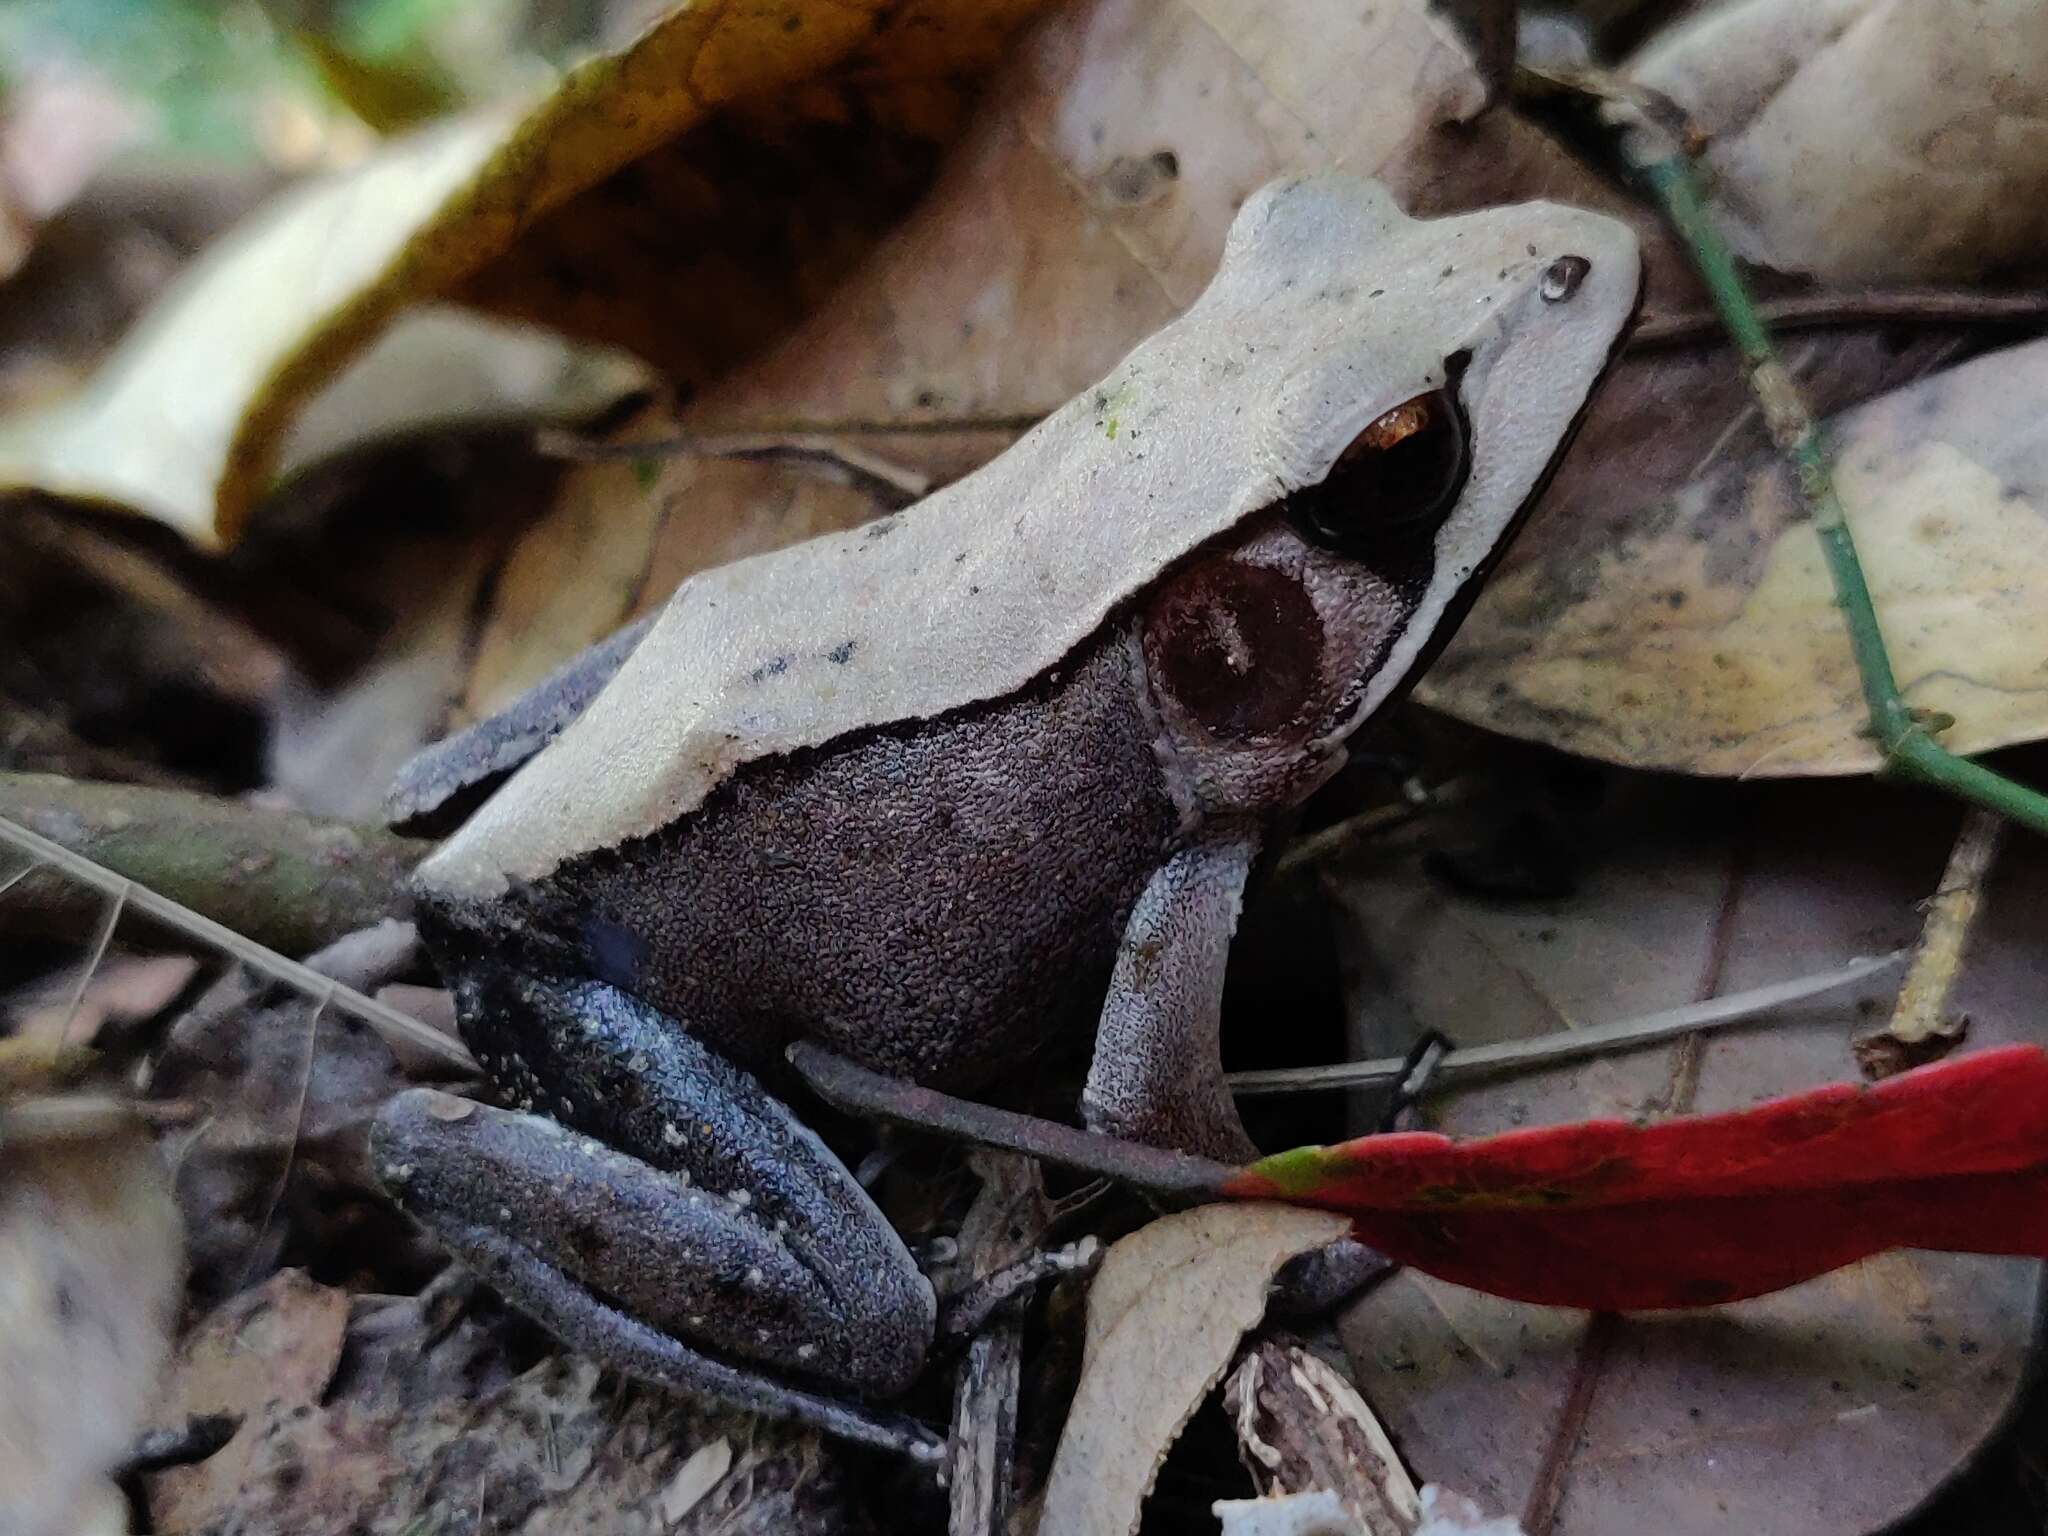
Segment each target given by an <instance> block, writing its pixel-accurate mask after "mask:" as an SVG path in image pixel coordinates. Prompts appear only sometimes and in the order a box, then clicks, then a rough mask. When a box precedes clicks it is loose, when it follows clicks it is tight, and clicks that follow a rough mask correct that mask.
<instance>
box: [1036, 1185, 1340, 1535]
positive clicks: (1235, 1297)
mask: <svg viewBox="0 0 2048 1536" xmlns="http://www.w3.org/2000/svg"><path fill="white" fill-rule="evenodd" d="M1348 1230H1349V1224H1348V1223H1347V1222H1346V1221H1345V1220H1344V1219H1343V1218H1342V1217H1337V1216H1331V1215H1329V1214H1328V1213H1326V1212H1320V1211H1305V1210H1299V1209H1293V1208H1290V1207H1287V1206H1280V1205H1264V1204H1254V1205H1245V1206H1222V1205H1208V1206H1202V1207H1199V1208H1197V1209H1195V1210H1192V1211H1184V1212H1181V1213H1180V1214H1178V1215H1174V1216H1167V1217H1164V1218H1162V1219H1161V1220H1159V1221H1155V1222H1153V1223H1152V1224H1151V1225H1150V1226H1147V1227H1144V1228H1141V1229H1140V1230H1139V1231H1137V1232H1134V1233H1133V1234H1131V1236H1129V1237H1127V1238H1124V1239H1123V1240H1122V1241H1121V1242H1118V1243H1117V1244H1115V1245H1114V1246H1113V1247H1111V1249H1110V1250H1109V1254H1108V1256H1107V1257H1106V1258H1105V1259H1104V1260H1103V1263H1102V1269H1101V1272H1100V1273H1098V1274H1097V1275H1096V1277H1095V1284H1094V1289H1093V1290H1092V1291H1091V1292H1090V1294H1089V1298H1088V1342H1087V1353H1086V1358H1085V1360H1084V1362H1083V1365H1082V1369H1081V1384H1080V1386H1079V1387H1078V1388H1077V1389H1076V1391H1075V1393H1074V1404H1073V1407H1072V1409H1071V1410H1070V1411H1069V1413H1068V1415H1067V1424H1066V1428H1065V1430H1064V1431H1062V1433H1061V1435H1060V1444H1059V1450H1058V1451H1057V1452H1056V1453H1055V1455H1054V1457H1053V1466H1052V1474H1051V1476H1050V1478H1049V1479H1048V1480H1047V1483H1046V1491H1045V1505H1044V1513H1043V1516H1042V1517H1041V1519H1040V1527H1041V1529H1043V1530H1046V1531H1058V1532H1060V1533H1062V1536H1130V1532H1132V1531H1134V1530H1136V1529H1137V1527H1138V1515H1139V1510H1140V1507H1141V1505H1142V1504H1143V1502H1144V1499H1145V1495H1146V1494H1147V1493H1148V1492H1150V1491H1151V1487H1152V1480H1153V1478H1154V1477H1155V1476H1157V1474H1158V1471H1159V1463H1160V1462H1161V1461H1162V1460H1163V1459H1164V1458H1165V1455H1166V1452H1167V1449H1168V1447H1170V1446H1171V1445H1172V1444H1173V1441H1174V1438H1175V1437H1176V1436H1177V1435H1179V1433H1180V1431H1181V1429H1182V1427H1183V1426H1184V1425H1185V1424H1186V1423H1187V1421H1188V1419H1189V1417H1190V1416H1191V1415H1192V1414H1193V1413H1194V1411H1195V1409H1196V1408H1198V1407H1199V1406H1201V1402H1202V1399H1203V1398H1204V1397H1206V1396H1207V1395H1208V1393H1209V1390H1210V1389H1211V1388H1212V1387H1214V1386H1215V1385H1216V1383H1217V1382H1218V1381H1220V1380H1221V1379H1222V1377H1223V1371H1224V1368H1225V1367H1226V1366H1228V1365H1229V1363H1230V1357H1231V1356H1232V1355H1233V1354H1234V1353H1235V1352H1236V1350H1237V1341H1238V1340H1239V1339H1240V1338H1241V1337H1243V1335H1244V1332H1245V1330H1246V1329H1248V1328H1250V1327H1251V1326H1252V1325H1253V1324H1255V1323H1257V1322H1258V1320H1259V1319H1260V1318H1261V1317H1262V1316H1263V1315H1264V1314H1265V1310H1266V1288H1267V1286H1268V1285H1269V1284H1270V1283H1271V1282H1272V1279H1273V1276H1274V1275H1275V1274H1277V1273H1278V1272H1279V1270H1280V1266H1281V1265H1283V1264H1285V1263H1286V1262H1287V1261H1288V1260H1289V1259H1291V1258H1293V1257H1294V1256H1295V1255H1296V1254H1299V1253H1306V1252H1308V1251H1309V1250H1310V1249H1312V1248H1318V1247H1321V1246H1322V1245H1323V1244H1325V1243H1329V1242H1332V1241H1334V1240H1335V1239H1337V1238H1339V1237H1342V1236H1343V1235H1344V1234H1345V1232H1346V1231H1348Z"/></svg>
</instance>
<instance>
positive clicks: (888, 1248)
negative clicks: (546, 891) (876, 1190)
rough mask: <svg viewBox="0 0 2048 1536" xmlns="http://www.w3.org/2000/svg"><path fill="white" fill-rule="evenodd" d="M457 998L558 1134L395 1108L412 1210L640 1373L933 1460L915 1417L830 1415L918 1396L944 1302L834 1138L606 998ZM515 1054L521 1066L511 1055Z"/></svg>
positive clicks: (391, 1121) (412, 1105)
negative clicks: (486, 1024) (485, 1023)
mask: <svg viewBox="0 0 2048 1536" xmlns="http://www.w3.org/2000/svg"><path fill="white" fill-rule="evenodd" d="M457 995H458V1001H459V1003H460V1004H461V1006H462V1010H463V1013H464V1015H465V1017H466V1018H471V1019H481V1018H488V1019H489V1020H490V1031H489V1033H490V1036H491V1038H490V1039H489V1040H488V1041H486V1042H483V1043H484V1045H485V1054H486V1055H488V1056H490V1058H491V1064H492V1066H493V1068H494V1075H495V1076H497V1077H498V1078H499V1079H500V1081H501V1082H502V1083H503V1084H504V1085H505V1086H506V1087H508V1088H510V1089H512V1090H513V1091H515V1092H519V1093H522V1094H530V1093H532V1092H535V1091H537V1089H538V1086H539V1085H540V1084H542V1083H545V1084H547V1085H548V1086H549V1091H550V1099H549V1101H548V1102H547V1104H546V1105H545V1106H541V1105H535V1107H536V1108H539V1107H545V1108H546V1109H547V1110H548V1111H549V1112H550V1114H551V1115H552V1116H554V1118H543V1117H542V1116H540V1115H538V1114H531V1113H522V1112H520V1111H515V1110H503V1109H495V1108H491V1107H489V1106H486V1105H480V1104H473V1103H471V1102H469V1101H467V1100H461V1099H453V1098H450V1097H449V1096H447V1095H443V1094H437V1093H434V1092H432V1091H431V1090H427V1089H414V1090H411V1091H409V1092H407V1093H404V1094H400V1095H399V1096H398V1097H396V1098H394V1099H393V1100H392V1101H391V1102H390V1103H389V1104H388V1105H387V1106H386V1107H385V1109H384V1111H383V1112H382V1113H381V1114H380V1115H379V1117H378V1121H377V1125H376V1128H375V1131H374V1133H373V1137H372V1142H371V1150H372V1155H373V1158H374V1162H375V1166H376V1168H377V1170H378V1174H379V1176H380V1177H381V1178H382V1179H383V1180H384V1182H385V1184H386V1186H387V1188H389V1189H390V1190H391V1192H392V1194H393V1195H394V1197H395V1198H396V1199H397V1200H398V1201H399V1203H400V1204H401V1205H402V1206H404V1207H405V1208H406V1209H407V1210H408V1211H410V1212H412V1213H413V1214H414V1215H416V1216H417V1217H419V1219H421V1220H422V1221H424V1222H425V1223H426V1224H427V1225H428V1226H429V1227H431V1228H432V1229H433V1230H434V1231H435V1232H436V1234H437V1235H438V1236H440V1237H441V1238H442V1239H443V1240H444V1241H446V1242H447V1243H448V1245H449V1246H450V1247H451V1248H452V1249H453V1250H455V1251H456V1252H457V1253H458V1254H459V1255H461V1256H462V1257H463V1258H464V1259H466V1260H467V1261H468V1262H470V1263H471V1264H472V1265H474V1266H475V1267H477V1268H478V1269H479V1270H480V1271H482V1272H483V1273H484V1274H485V1275H486V1276H487V1277H488V1278H489V1279H490V1280H491V1281H492V1283H494V1284H495V1285H497V1286H498V1287H499V1288H500V1289H501V1290H502V1291H503V1292H504V1293H505V1295H506V1296H507V1298H508V1299H509V1300H511V1301H512V1302H513V1303H514V1304H515V1305H517V1306H519V1307H520V1308H521V1309H522V1310H525V1311H528V1312H530V1313H532V1314H533V1315H534V1316H535V1317H536V1319H537V1320H539V1321H540V1322H542V1323H544V1324H545V1325H546V1326H548V1327H549V1328H550V1329H552V1330H553V1331H554V1332H556V1333H557V1334H559V1335H560V1336H561V1337H563V1338H564V1339H565V1340H567V1341H568V1342H569V1343H571V1344H573V1345H575V1346H576V1347H578V1348H580V1349H583V1350H586V1351H588V1352H589V1353H591V1354H592V1355H595V1356H596V1357H597V1358H599V1359H600V1360H603V1361H605V1362H606V1363H608V1364H611V1365H614V1366H616V1367H617V1368H619V1369H621V1370H623V1371H626V1372H629V1373H630V1374H633V1375H636V1376H640V1377H643V1378H648V1379H652V1380H656V1381H660V1382H663V1383H666V1384H670V1385H673V1386H676V1387H678V1388H680V1389H682V1390H685V1391H690V1392H694V1393H697V1394H700V1395H703V1396H708V1397H712V1398H716V1399H719V1400H722V1401H725V1402H729V1403H732V1404H734V1405H735V1406H740V1407H744V1408H747V1409H750V1410H753V1411H758V1412H770V1413H777V1414H780V1415H783V1416H787V1417H794V1418H799V1419H802V1420H804V1421H806V1422H809V1423H812V1424H814V1425H816V1426H817V1427H818V1428H819V1429H821V1430H824V1431H826V1432H828V1433H831V1434H835V1435H841V1436H849V1437H851V1438H855V1439H863V1440H868V1441H870V1442H871V1443H881V1444H893V1445H897V1446H898V1447H899V1448H901V1447H903V1446H904V1445H905V1444H906V1443H907V1442H916V1441H919V1436H918V1435H917V1434H915V1433H913V1432H912V1431H910V1430H909V1429H908V1427H907V1426H906V1423H905V1421H900V1420H886V1419H881V1418H878V1417H877V1416H876V1415H874V1414H872V1413H869V1412H867V1411H866V1410H863V1409H860V1408H857V1407H855V1406H853V1405H852V1404H850V1403H845V1402H840V1401H836V1400H835V1399H833V1398H832V1397H830V1396H828V1395H825V1394H826V1393H829V1392H830V1391H832V1390H834V1389H844V1390H847V1391H849V1392H851V1393H853V1394H856V1395H868V1394H872V1395H875V1396H891V1395H894V1394H896V1393H898V1392H900V1391H902V1390H903V1389H904V1388H905V1387H907V1386H908V1385H909V1384H910V1382H911V1381H912V1380H913V1379H914V1378H915V1376H916V1375H917V1373H918V1371H919V1369H920V1368H921V1366H922V1364H923V1359H924V1354H925V1351H926V1349H927V1347H928V1346H929V1343H930V1340H931V1336H932V1329H933V1324H934V1312H935V1306H934V1301H933V1296H932V1290H931V1286H930V1284H929V1282H927V1281H926V1280H925V1278H924V1276H923V1275H922V1274H921V1273H919V1271H918V1269H917V1266H916V1264H915V1262H914V1261H913V1260H912V1259H911V1257H910V1254H909V1252H908V1251H907V1250H906V1249H905V1248H904V1246H903V1243H902V1241H901V1239H900V1238H898V1237H897V1235H896V1233H895V1232H894V1230H893V1229H892V1228H891V1227H890V1226H889V1224H888V1222H887V1220H886V1219H885V1218H884V1217H883V1216H882V1214H881V1213H880V1212H879V1211H878V1210H876V1209H875V1207H874V1205H873V1203H872V1202H871V1201H870V1200H869V1199H868V1197H867V1194H866V1192H865V1191H864V1190H862V1189H861V1187H860V1185H859V1184H858V1183H857V1182H856V1181H855V1180H854V1178H853V1177H852V1175H851V1174H849V1173H848V1172H847V1171H846V1168H845V1166H844V1165H843V1164H842V1163H840V1161H839V1160H838V1159H837V1158H836V1157H835V1156H833V1154H832V1153H831V1151H830V1150H829V1149H827V1148H826V1146H825V1145H824V1143H823V1142H821V1141H820V1140H819V1139H818V1138H817V1136H816V1135H815V1133H813V1132H812V1131H811V1130H810V1129H809V1128H808V1127H806V1126H804V1125H802V1124H801V1123H799V1122H798V1121H797V1120H796V1118H795V1117H794V1116H793V1115H792V1114H791V1113H790V1111H789V1110H788V1109H787V1108H786V1107H785V1106H784V1105H782V1104H781V1103H780V1102H779V1101H778V1100H776V1099H775V1098H774V1097H773V1096H771V1095H770V1094H769V1093H768V1092H767V1091H766V1090H765V1089H764V1088H762V1087H761V1085H760V1084H759V1083H758V1082H757V1081H756V1080H755V1079H754V1078H753V1077H752V1076H751V1075H750V1074H748V1073H746V1072H744V1071H742V1070H741V1069H740V1068H738V1067H735V1066H734V1065H732V1064H731V1063H730V1062H727V1061H726V1060H724V1059H723V1058H721V1057H719V1056H718V1055H716V1054H715V1053H713V1052H712V1051H710V1050H708V1049H707V1048H706V1047H705V1046H703V1045H702V1044H701V1043H699V1042H698V1041H696V1040H694V1039H692V1038H691V1037H690V1036H689V1035H687V1034H685V1033H684V1032H683V1031H682V1030H680V1029H679V1028H677V1026H676V1025H675V1023H674V1022H673V1021H672V1020H670V1019H668V1018H666V1017H665V1016H663V1015H661V1014H659V1013H657V1012H655V1011H654V1010H652V1009H649V1008H648V1007H646V1006H645V1005H644V1004H642V1003H639V1002H637V1001H635V1000H634V999H632V998H630V997H628V996H626V995H625V994H623V993H621V992H619V991H617V990H616V989H614V988H612V987H609V986H607V985H605V984H604V983H600V982H573V983H563V982H553V981H548V980H534V979H531V978H524V977H517V978H515V977H510V976H507V977H504V978H503V979H501V980H498V981H495V982H492V983H475V982H472V981H468V980H465V982H464V983H463V984H462V985H461V986H459V987H458V994H457ZM473 1008H480V1009H484V1010H488V1011H487V1012H485V1013H483V1014H478V1013H475V1012H472V1009H473ZM478 1033H482V1031H478ZM512 1041H516V1042H518V1045H517V1052H516V1053H514V1052H512V1051H510V1050H506V1051H505V1054H502V1055H500V1054H497V1052H498V1050H500V1049H503V1048H505V1047H506V1046H507V1044H508V1042H512ZM563 1122H566V1123H563ZM685 1341H687V1342H685ZM764 1368H765V1370H766V1371H767V1372H768V1373H770V1374H769V1375H766V1376H763V1375H761V1374H758V1373H759V1372H760V1371H761V1370H762V1369H764ZM779 1377H796V1378H808V1379H809V1380H810V1381H811V1382H813V1383H816V1384H819V1385H820V1386H821V1387H822V1388H823V1391H822V1392H821V1391H811V1390H807V1389H806V1388H804V1387H800V1386H795V1385H791V1384H789V1383H788V1382H786V1381H784V1380H778V1379H776V1378H779ZM919 1443H923V1442H919Z"/></svg>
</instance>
